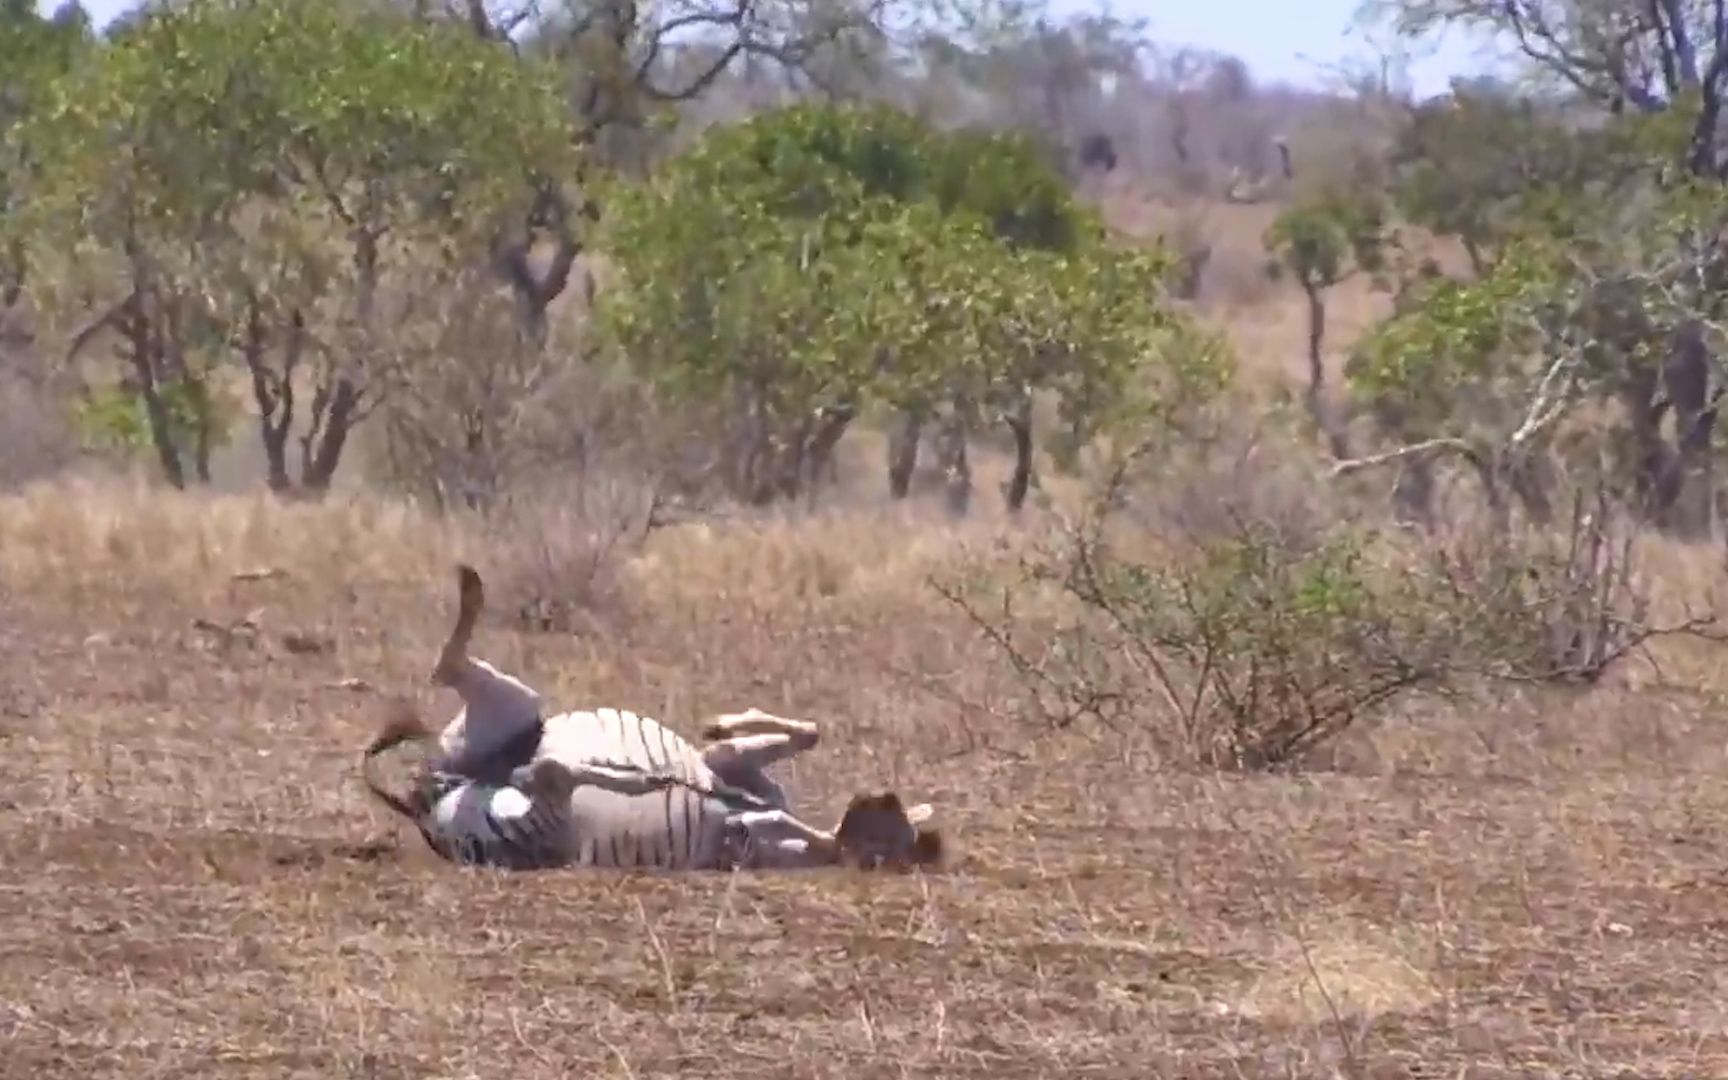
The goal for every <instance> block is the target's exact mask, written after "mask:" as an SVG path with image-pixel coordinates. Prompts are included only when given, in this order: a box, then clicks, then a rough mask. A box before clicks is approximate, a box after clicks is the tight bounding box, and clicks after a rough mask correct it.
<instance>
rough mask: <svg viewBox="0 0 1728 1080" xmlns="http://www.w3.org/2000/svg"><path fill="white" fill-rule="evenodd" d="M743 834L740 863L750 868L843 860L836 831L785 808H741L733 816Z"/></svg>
mask: <svg viewBox="0 0 1728 1080" xmlns="http://www.w3.org/2000/svg"><path fill="white" fill-rule="evenodd" d="M731 822H732V824H733V825H735V826H737V827H738V829H739V830H740V831H741V832H742V834H743V841H744V842H743V845H742V848H741V850H739V851H738V852H737V857H738V864H739V866H740V867H742V868H744V869H748V870H785V869H799V868H806V867H813V866H833V865H835V864H836V863H838V862H839V861H840V845H839V844H838V843H837V842H836V841H835V839H834V834H833V833H830V832H824V831H823V830H821V829H818V828H816V827H815V826H814V825H811V824H809V823H807V822H804V821H800V820H798V819H797V818H795V817H793V816H792V814H791V813H790V812H789V811H786V810H742V811H739V812H738V813H736V814H734V815H733V816H732V818H731Z"/></svg>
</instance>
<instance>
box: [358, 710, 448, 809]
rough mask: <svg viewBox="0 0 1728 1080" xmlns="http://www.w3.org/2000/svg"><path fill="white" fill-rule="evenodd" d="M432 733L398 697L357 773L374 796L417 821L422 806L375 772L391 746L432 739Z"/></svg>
mask: <svg viewBox="0 0 1728 1080" xmlns="http://www.w3.org/2000/svg"><path fill="white" fill-rule="evenodd" d="M431 741H432V733H431V732H430V731H428V730H427V729H426V725H425V724H423V723H421V721H420V717H419V716H418V715H416V714H415V712H414V709H413V707H412V706H410V705H408V704H407V703H406V702H401V701H398V702H397V703H396V706H395V708H394V709H392V711H391V715H390V718H389V719H388V720H387V721H385V724H384V729H383V730H382V731H380V732H379V733H378V735H377V737H376V738H374V739H373V740H372V742H371V744H370V745H369V746H367V747H366V752H365V754H364V755H362V757H361V759H360V777H361V779H362V780H364V781H365V782H366V788H367V790H369V791H371V792H372V795H373V797H374V798H376V799H377V800H378V801H379V802H381V803H383V804H384V805H385V806H388V807H389V808H390V809H392V810H394V811H396V812H397V813H398V814H401V815H402V816H403V817H405V818H407V819H408V820H409V821H412V822H414V823H415V824H419V821H420V818H421V816H422V814H423V813H424V811H425V807H422V806H416V805H415V804H414V798H413V796H410V797H409V798H408V799H404V798H402V797H401V796H399V795H397V794H395V793H394V792H392V791H390V790H389V789H388V788H386V787H385V786H384V785H383V784H382V783H381V782H379V779H378V774H377V772H376V766H377V760H378V755H379V754H382V753H383V752H384V751H386V750H389V749H391V748H392V747H396V746H400V745H402V744H403V743H405V742H431Z"/></svg>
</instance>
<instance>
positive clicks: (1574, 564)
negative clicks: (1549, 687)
mask: <svg viewBox="0 0 1728 1080" xmlns="http://www.w3.org/2000/svg"><path fill="white" fill-rule="evenodd" d="M1647 535H1648V533H1647V532H1646V531H1645V530H1644V529H1643V528H1641V527H1640V526H1639V524H1638V522H1637V519H1636V517H1635V515H1633V514H1631V513H1630V512H1628V511H1627V510H1626V509H1625V508H1623V507H1620V506H1617V505H1616V504H1614V503H1613V502H1612V501H1611V500H1610V498H1609V497H1608V494H1607V492H1606V489H1605V488H1600V487H1599V488H1598V489H1597V490H1596V491H1595V492H1593V493H1584V492H1580V493H1577V494H1575V496H1574V499H1573V506H1572V513H1571V515H1570V517H1569V519H1568V520H1567V521H1566V523H1565V524H1564V526H1563V527H1561V528H1555V529H1526V530H1520V531H1517V532H1508V531H1506V530H1504V529H1498V528H1487V527H1479V528H1474V529H1467V530H1463V531H1462V533H1461V534H1460V535H1458V536H1456V537H1454V538H1452V539H1450V540H1449V541H1447V542H1445V543H1442V544H1440V545H1437V546H1436V547H1435V548H1434V550H1433V551H1432V552H1431V553H1430V554H1429V556H1428V558H1427V560H1426V575H1425V577H1426V581H1427V582H1428V586H1429V589H1430V591H1431V595H1430V597H1429V598H1428V601H1427V604H1426V607H1427V608H1428V610H1430V611H1432V612H1433V613H1434V615H1435V617H1447V616H1450V617H1452V618H1454V619H1457V620H1458V625H1457V627H1456V633H1457V635H1458V636H1459V637H1460V638H1467V639H1469V640H1468V645H1467V647H1466V649H1465V651H1466V652H1467V653H1468V654H1470V655H1472V656H1475V657H1478V658H1479V663H1480V664H1481V669H1482V670H1481V673H1482V674H1484V675H1488V676H1490V677H1494V678H1499V679H1508V680H1514V681H1522V682H1544V683H1560V684H1571V685H1583V686H1589V685H1594V684H1595V683H1597V682H1598V681H1600V679H1601V678H1602V676H1603V675H1604V674H1605V673H1606V672H1607V671H1608V670H1609V669H1610V668H1612V667H1613V666H1614V665H1615V664H1616V663H1618V662H1619V661H1621V660H1622V659H1624V658H1626V657H1628V656H1631V655H1634V654H1646V655H1647V646H1648V645H1649V644H1650V643H1651V642H1652V641H1654V640H1656V639H1659V638H1666V637H1675V636H1685V637H1691V638H1697V639H1703V640H1707V641H1721V640H1724V633H1725V630H1724V628H1723V627H1722V626H1721V624H1720V619H1719V617H1718V616H1717V615H1716V614H1715V613H1714V612H1705V613H1697V612H1694V611H1691V610H1686V611H1684V612H1683V613H1681V614H1680V615H1679V616H1678V617H1673V618H1668V619H1662V620H1659V619H1657V618H1655V617H1654V615H1653V614H1652V606H1653V605H1652V601H1651V590H1650V585H1649V581H1648V579H1647V577H1646V575H1645V574H1644V573H1643V567H1642V565H1641V562H1640V560H1639V557H1638V550H1639V549H1638V544H1639V541H1640V539H1642V538H1644V537H1645V536H1647Z"/></svg>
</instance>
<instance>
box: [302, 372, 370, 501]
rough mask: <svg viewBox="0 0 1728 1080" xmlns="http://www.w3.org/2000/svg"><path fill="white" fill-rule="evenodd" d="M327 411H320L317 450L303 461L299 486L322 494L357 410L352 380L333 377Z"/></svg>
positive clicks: (356, 392)
mask: <svg viewBox="0 0 1728 1080" xmlns="http://www.w3.org/2000/svg"><path fill="white" fill-rule="evenodd" d="M329 402H330V404H329V410H328V411H327V412H326V413H325V414H324V422H323V424H322V425H321V427H322V433H321V436H320V438H319V440H318V449H317V452H316V453H314V454H313V455H312V458H311V460H310V461H308V462H307V463H306V472H305V475H304V476H302V477H301V480H300V482H301V486H303V487H304V488H305V489H306V490H307V491H308V492H310V493H313V494H318V495H322V494H324V493H325V492H327V491H329V490H330V484H331V482H332V481H333V480H334V479H335V478H336V467H337V466H338V465H340V464H341V463H342V451H343V449H344V448H345V447H346V446H347V445H348V432H349V431H350V429H352V428H353V426H354V421H355V418H356V417H357V416H358V415H359V411H360V388H359V387H358V386H356V385H355V384H354V381H353V380H352V379H349V378H348V377H346V376H337V378H336V382H335V385H334V386H332V387H331V389H330V396H329Z"/></svg>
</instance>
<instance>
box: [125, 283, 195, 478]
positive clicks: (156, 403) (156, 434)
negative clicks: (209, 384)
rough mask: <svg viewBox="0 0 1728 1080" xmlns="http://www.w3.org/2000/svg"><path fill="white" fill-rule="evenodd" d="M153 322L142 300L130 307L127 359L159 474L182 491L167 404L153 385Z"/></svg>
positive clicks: (155, 340)
mask: <svg viewBox="0 0 1728 1080" xmlns="http://www.w3.org/2000/svg"><path fill="white" fill-rule="evenodd" d="M153 322H154V320H153V319H152V318H151V315H150V305H149V303H147V302H145V301H142V300H141V301H140V302H139V303H138V304H137V306H135V307H134V308H133V310H132V317H131V319H130V320H129V321H128V324H127V334H126V336H127V339H128V344H129V346H130V352H129V358H130V360H131V361H132V371H133V374H134V376H135V377H136V378H137V380H138V396H139V397H140V398H141V399H142V400H143V402H144V416H145V419H146V421H147V422H148V423H149V425H150V442H151V444H152V445H153V446H155V448H156V459H157V461H158V462H160V463H161V466H162V475H163V477H164V478H165V479H166V480H167V481H168V483H169V484H171V485H173V486H174V487H175V488H178V489H180V490H182V491H184V490H185V488H186V470H185V468H184V467H183V466H182V465H181V462H180V450H179V448H178V447H177V446H175V445H174V431H173V424H172V421H171V420H170V418H169V415H168V405H167V403H166V402H165V401H163V400H162V393H161V390H160V389H159V388H158V387H157V384H156V367H157V349H158V346H159V345H160V342H159V341H158V336H157V334H156V333H155V331H154V326H153Z"/></svg>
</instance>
